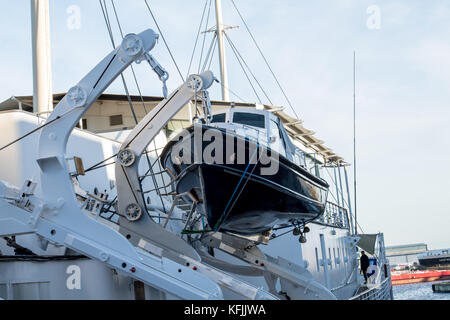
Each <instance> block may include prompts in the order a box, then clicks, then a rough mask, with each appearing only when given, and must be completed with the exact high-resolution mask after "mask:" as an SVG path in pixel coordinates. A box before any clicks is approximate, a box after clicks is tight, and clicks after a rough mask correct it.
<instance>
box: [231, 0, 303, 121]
mask: <svg viewBox="0 0 450 320" xmlns="http://www.w3.org/2000/svg"><path fill="white" fill-rule="evenodd" d="M231 3H232V4H233V6H234V8H235V9H236V12H237V13H238V15H239V17H240V18H241V20H242V23H243V24H244V26H245V28H246V29H247V31H248V33H249V34H250V37H251V38H252V40H253V43H254V44H255V46H256V48H257V49H258V51H259V53H260V54H261V57H262V58H263V59H264V62H265V64H266V66H267V68H268V69H269V71H270V73H271V74H272V76H273V78H274V79H275V82H276V83H277V85H278V87H279V88H280V90H281V92H282V93H283V96H284V98H285V99H286V101H287V103H288V104H289V106H290V107H291V109H292V111H293V112H294V114H295V116H296V117H297V118H299V116H298V115H297V112H295V109H294V107H293V106H292V104H291V102H290V100H289V98H288V97H287V95H286V93H285V92H284V90H283V87H282V86H281V84H280V82H279V81H278V79H277V77H276V75H275V73H274V72H273V70H272V68H271V67H270V65H269V62H268V61H267V59H266V57H265V56H264V54H263V52H262V50H261V48H260V47H259V45H258V43H257V42H256V40H255V37H254V36H253V34H252V32H251V31H250V28H249V27H248V25H247V23H246V22H245V20H244V18H243V17H242V14H241V12H240V11H239V9H238V8H237V6H236V4H235V3H234V0H231Z"/></svg>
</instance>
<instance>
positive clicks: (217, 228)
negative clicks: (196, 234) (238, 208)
mask: <svg viewBox="0 0 450 320" xmlns="http://www.w3.org/2000/svg"><path fill="white" fill-rule="evenodd" d="M258 146H259V144H258V145H257V146H256V148H255V151H254V152H253V155H252V158H251V159H250V161H249V162H248V164H247V167H246V168H245V170H244V172H243V173H242V176H241V178H240V179H239V182H238V184H237V186H236V188H235V189H234V191H233V194H232V195H231V197H230V199H229V200H228V203H227V205H226V206H225V209H224V210H223V213H222V215H221V217H220V218H219V220H217V222H216V225H215V226H214V231H215V232H216V231H218V230H219V228H220V226H221V225H222V222H223V221H224V220H225V219H226V218H227V217H228V215H229V214H230V212H231V210H232V209H233V207H234V205H235V204H236V201H237V200H238V199H239V197H240V195H241V193H242V191H243V190H244V188H245V186H246V185H247V182H248V180H250V177H251V176H252V174H253V172H254V170H255V168H256V165H257V164H258V162H259V159H258V161H256V163H255V165H254V166H253V169H252V172H251V173H250V174H249V176H248V178H247V180H246V181H245V183H244V185H243V187H242V189H241V191H240V192H239V194H238V195H237V197H236V199H235V200H234V201H233V204H232V205H231V207H230V209H229V210H228V212H227V209H228V206H229V205H230V203H231V200H232V199H233V197H234V195H235V194H236V192H237V190H238V189H239V186H240V185H241V182H242V180H243V179H244V176H245V174H246V173H247V171H248V168H249V167H250V164H251V163H252V160H253V159H254V157H255V155H256V152H257V151H258Z"/></svg>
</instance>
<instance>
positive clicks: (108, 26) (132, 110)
mask: <svg viewBox="0 0 450 320" xmlns="http://www.w3.org/2000/svg"><path fill="white" fill-rule="evenodd" d="M98 1H99V3H100V7H101V8H102V13H103V18H104V19H105V23H106V28H107V29H108V34H109V39H110V40H111V44H112V46H113V49H114V48H115V47H116V44H115V41H114V36H113V34H112V28H111V22H110V20H109V15H108V8H107V7H106V0H103V4H102V1H101V0H98ZM103 6H105V7H104V8H103ZM120 77H121V78H122V83H123V87H124V89H125V93H126V95H127V99H128V104H129V105H130V110H131V114H132V115H133V118H134V121H135V122H136V123H138V120H137V117H136V112H135V111H134V107H133V102H132V101H131V97H130V92H129V91H128V86H127V84H126V82H125V77H124V76H123V73H120Z"/></svg>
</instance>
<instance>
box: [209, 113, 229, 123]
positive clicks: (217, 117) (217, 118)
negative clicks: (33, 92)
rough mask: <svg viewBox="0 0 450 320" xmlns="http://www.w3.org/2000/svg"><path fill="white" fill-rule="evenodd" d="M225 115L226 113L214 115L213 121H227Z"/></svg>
mask: <svg viewBox="0 0 450 320" xmlns="http://www.w3.org/2000/svg"><path fill="white" fill-rule="evenodd" d="M225 116H226V114H225V113H219V114H215V115H213V117H212V119H211V122H225Z"/></svg>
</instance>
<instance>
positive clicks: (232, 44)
mask: <svg viewBox="0 0 450 320" xmlns="http://www.w3.org/2000/svg"><path fill="white" fill-rule="evenodd" d="M225 36H226V37H227V39H228V41H229V42H230V45H231V47H232V48H233V47H234V49H235V50H236V52H237V53H238V54H239V57H241V60H242V62H243V63H244V64H245V66H246V67H247V70H248V71H249V72H250V74H251V75H252V77H253V79H255V82H256V83H257V84H258V87H259V89H261V91H262V92H263V94H264V96H265V97H266V98H267V100H268V101H269V103H270V104H271V105H273V103H272V100H271V99H270V98H269V96H268V95H267V93H266V91H265V90H264V88H263V87H262V85H261V83H260V82H259V81H258V79H257V78H256V76H255V74H254V73H253V72H252V70H251V69H250V67H249V66H248V64H247V62H245V59H244V58H243V57H242V55H241V53H240V52H239V50H238V49H237V47H236V46H235V44H234V43H233V41H232V40H231V38H230V37H228V35H227V34H226V33H225Z"/></svg>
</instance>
